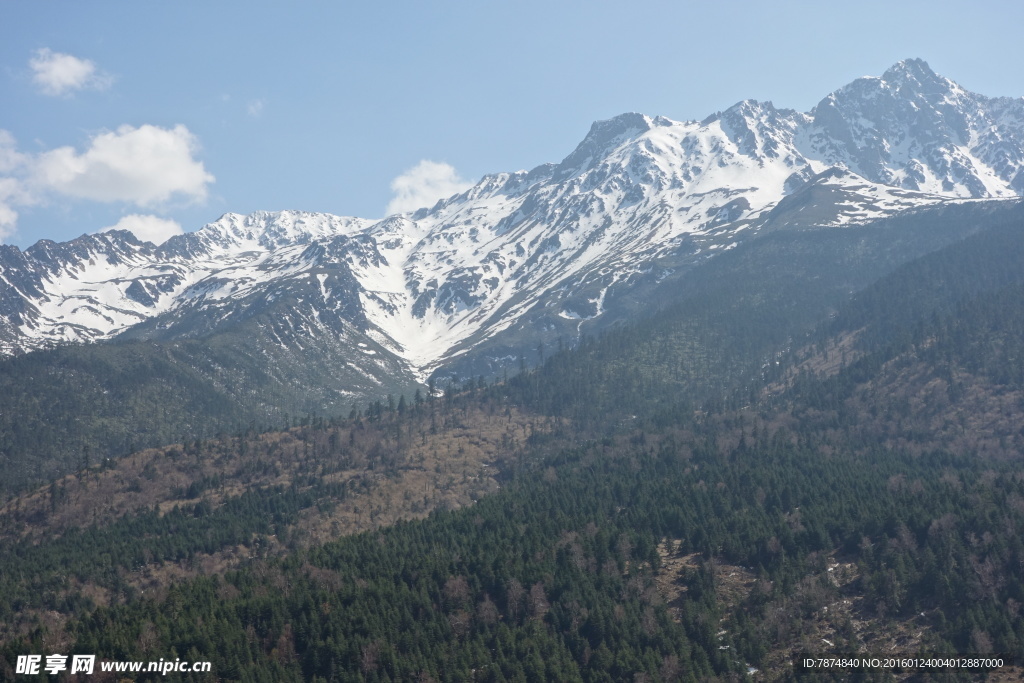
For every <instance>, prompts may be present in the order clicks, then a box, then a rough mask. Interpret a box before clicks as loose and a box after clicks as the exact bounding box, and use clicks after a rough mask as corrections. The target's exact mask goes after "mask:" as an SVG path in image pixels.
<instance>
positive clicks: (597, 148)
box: [556, 112, 662, 178]
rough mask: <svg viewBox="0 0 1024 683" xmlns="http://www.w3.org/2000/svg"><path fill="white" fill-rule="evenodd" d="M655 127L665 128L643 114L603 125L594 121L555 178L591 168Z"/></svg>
mask: <svg viewBox="0 0 1024 683" xmlns="http://www.w3.org/2000/svg"><path fill="white" fill-rule="evenodd" d="M653 125H662V124H661V123H660V122H653V121H652V120H651V119H650V118H648V117H647V116H645V115H644V114H638V113H636V112H628V113H626V114H619V115H618V116H615V117H613V118H610V119H606V120H604V121H595V122H594V123H593V124H591V126H590V132H588V133H587V136H586V137H585V138H583V141H582V142H581V143H580V144H579V145H577V146H576V149H574V150H573V151H572V154H570V155H569V156H567V157H565V159H563V160H562V163H560V164H559V165H558V170H557V173H556V175H557V176H558V177H561V178H564V177H567V176H569V175H571V174H572V173H573V172H574V171H578V170H583V169H586V168H589V167H590V166H591V165H593V163H594V162H595V161H596V160H597V159H599V158H601V157H603V156H605V155H607V154H608V153H609V152H610V151H611V150H612V149H613V148H614V147H615V146H617V145H618V144H619V143H621V142H622V141H624V140H625V139H627V138H631V137H637V136H638V135H641V134H643V133H646V132H647V131H649V130H650V129H651V128H652V126H653Z"/></svg>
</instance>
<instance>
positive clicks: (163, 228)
mask: <svg viewBox="0 0 1024 683" xmlns="http://www.w3.org/2000/svg"><path fill="white" fill-rule="evenodd" d="M109 230H130V231H131V232H133V233H135V236H136V237H138V238H139V239H140V240H144V241H146V242H152V243H153V244H163V243H164V242H166V241H167V240H168V239H169V238H171V237H173V236H174V235H180V234H182V233H183V232H184V230H182V229H181V225H180V224H179V223H178V222H177V221H172V220H170V219H168V218H160V217H159V216H152V215H146V214H138V213H133V214H129V215H127V216H124V217H123V218H121V220H119V221H118V222H117V224H115V225H112V226H110V227H109V228H103V229H102V230H100V232H107V231H109Z"/></svg>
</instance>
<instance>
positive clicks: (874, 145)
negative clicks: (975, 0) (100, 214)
mask: <svg viewBox="0 0 1024 683" xmlns="http://www.w3.org/2000/svg"><path fill="white" fill-rule="evenodd" d="M1022 166H1024V99H1021V98H1017V99H1010V98H988V97H985V96H982V95H978V94H975V93H971V92H968V91H966V90H964V89H963V88H961V87H960V86H959V85H957V84H956V83H954V82H953V81H951V80H949V79H946V78H944V77H942V76H939V75H937V74H935V73H934V72H933V71H931V69H930V68H929V67H928V65H927V64H926V63H925V62H923V61H921V60H907V61H903V62H900V63H898V64H896V65H894V66H893V67H892V68H891V69H889V70H888V71H886V72H885V73H884V74H883V75H882V76H881V77H880V78H876V77H865V78H861V79H858V80H856V81H854V82H853V83H850V84H849V85H846V86H844V87H842V88H840V89H839V90H836V91H835V92H833V93H831V94H829V95H828V96H826V97H825V98H824V99H823V100H822V101H821V102H820V103H819V104H818V105H817V106H816V107H815V108H814V109H812V110H811V111H810V112H808V113H800V112H796V111H792V110H786V109H777V108H775V107H774V106H773V105H772V104H771V103H770V102H756V101H751V100H747V101H743V102H740V103H738V104H736V105H735V106H733V107H731V108H730V109H728V110H726V111H724V112H720V113H716V114H713V115H711V116H709V117H708V118H706V119H704V120H703V121H700V122H693V121H691V122H675V121H671V120H669V119H666V118H664V117H653V118H652V117H649V116H646V115H642V114H623V115H621V116H618V117H615V118H613V119H610V120H607V121H600V122H597V123H595V124H594V125H593V126H592V128H591V130H590V132H589V133H588V134H587V136H586V137H585V138H584V139H583V141H582V142H581V143H580V144H579V145H578V146H577V147H576V149H575V150H574V151H573V152H572V153H570V154H569V155H568V156H567V157H565V159H563V160H562V161H561V162H560V163H558V164H544V165H541V166H538V167H536V168H534V169H533V170H531V171H519V172H515V173H498V174H494V175H490V176H486V177H485V178H483V179H482V180H481V181H480V182H479V183H477V184H476V185H475V186H474V187H473V188H471V189H470V190H468V191H466V192H465V193H463V194H460V195H456V196H453V197H451V198H448V199H446V200H443V201H440V202H438V203H437V204H436V205H435V206H433V207H431V208H429V209H422V210H419V211H417V212H415V213H414V214H411V215H400V216H391V217H388V218H386V219H384V220H380V221H374V220H367V219H361V218H349V217H338V216H333V215H327V214H312V213H304V212H300V211H281V212H258V213H255V214H252V215H249V216H241V215H237V214H227V215H225V216H223V217H221V218H220V219H219V220H217V221H215V222H213V223H211V224H209V225H206V226H204V227H203V228H202V229H200V230H198V231H196V232H194V233H190V234H185V235H180V236H176V237H173V238H171V239H170V240H168V241H167V242H166V243H165V244H163V245H159V246H156V245H152V244H150V243H145V242H140V241H139V240H137V239H136V238H135V237H134V236H133V235H131V234H130V233H127V232H106V233H101V234H94V235H86V236H83V237H81V238H78V239H76V240H72V241H70V242H66V243H60V244H57V243H53V242H50V241H47V240H43V241H41V242H39V243H37V244H36V245H34V246H33V247H31V248H29V249H27V250H25V251H24V252H22V251H20V250H18V249H17V248H16V247H12V246H6V247H4V248H3V251H2V252H0V277H2V280H0V341H2V349H3V352H4V353H6V354H8V355H10V354H20V353H24V352H26V351H30V350H33V349H39V348H46V347H52V346H57V345H63V344H68V343H77V342H96V341H104V340H110V339H116V338H121V339H143V340H154V341H161V342H167V341H173V340H180V339H195V338H215V337H216V336H217V335H219V334H224V333H228V332H230V331H232V330H236V331H237V330H238V329H240V326H245V330H246V333H245V334H246V335H247V336H248V337H249V338H251V339H259V340H260V344H261V348H263V349H264V352H265V353H270V352H269V351H266V349H269V348H271V347H279V348H280V349H286V350H287V349H291V350H296V349H300V348H301V347H303V346H305V345H317V344H321V345H325V344H326V345H327V346H329V347H330V348H331V349H333V352H334V353H337V354H341V356H343V357H344V364H345V365H346V367H348V368H349V369H350V371H351V372H352V373H354V375H353V376H355V375H359V376H361V378H362V380H363V381H364V383H365V387H364V388H367V389H368V388H372V387H373V386H378V387H380V386H384V385H385V384H386V381H385V380H383V379H382V377H385V376H387V377H404V378H406V379H405V380H403V381H411V380H413V379H418V380H420V381H423V380H425V379H426V378H427V377H428V376H430V375H431V374H432V373H434V372H436V371H438V370H440V369H446V368H447V369H449V370H451V371H455V372H457V373H460V374H463V375H465V374H470V375H473V374H494V373H496V372H499V371H500V369H501V368H502V367H503V366H509V365H515V364H518V362H519V359H520V357H521V356H522V355H523V353H524V349H525V350H531V351H532V349H534V348H536V344H537V341H538V340H542V341H543V340H548V341H550V340H553V339H554V338H555V337H563V338H566V339H573V338H575V337H577V336H578V335H579V334H580V333H581V332H585V331H587V330H588V329H599V328H600V327H601V326H602V325H604V324H607V323H608V322H611V321H612V320H614V319H619V318H622V317H625V316H627V315H629V314H631V313H632V312H635V310H636V302H637V301H642V300H643V299H644V298H645V297H647V296H648V294H649V293H651V292H653V291H655V290H657V288H658V287H659V286H663V283H665V282H669V283H670V282H671V281H672V280H673V279H674V278H676V277H678V276H679V274H680V273H682V272H685V271H686V270H687V269H688V268H689V267H691V266H692V265H694V264H697V263H700V262H702V261H703V260H705V259H706V258H707V257H709V256H714V255H715V254H717V253H721V252H723V251H726V250H728V249H730V248H733V247H734V246H735V245H736V244H737V243H739V242H742V241H745V240H749V239H751V238H752V237H753V236H755V235H757V234H758V233H762V232H767V231H771V230H777V229H795V228H802V227H810V226H817V227H821V226H826V227H827V226H844V225H851V224H861V223H865V222H868V221H871V220H875V219H878V218H882V217H885V216H891V215H894V214H896V213H899V212H902V211H905V210H908V209H914V208H916V207H924V206H929V205H936V204H942V203H948V202H954V201H964V200H972V199H987V198H1008V197H1016V196H1019V195H1020V194H1021V193H1022V192H1024V173H1022V171H1021V169H1022ZM283 302H288V303H287V305H285V304H284V303H283ZM616 306H620V307H621V308H620V309H616V308H615V307H616ZM269 357H270V356H268V358H269ZM351 393H352V395H359V394H361V393H362V391H361V390H359V389H357V390H355V391H353V392H351Z"/></svg>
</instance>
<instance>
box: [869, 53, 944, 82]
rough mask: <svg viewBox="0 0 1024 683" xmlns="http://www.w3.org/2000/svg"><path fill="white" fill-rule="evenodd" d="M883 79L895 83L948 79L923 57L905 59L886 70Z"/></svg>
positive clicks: (942, 80)
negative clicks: (939, 73) (933, 68)
mask: <svg viewBox="0 0 1024 683" xmlns="http://www.w3.org/2000/svg"><path fill="white" fill-rule="evenodd" d="M882 80H883V81H885V82H887V83H892V84H894V85H901V86H902V85H911V84H919V85H925V84H932V83H944V82H946V79H945V78H943V77H942V76H939V75H938V74H937V73H935V72H934V71H933V70H932V68H931V67H930V66H928V62H926V61H924V60H923V59H916V58H915V59H903V60H900V61H898V62H896V63H895V64H893V65H892V66H891V67H889V68H888V69H886V70H885V73H884V74H882Z"/></svg>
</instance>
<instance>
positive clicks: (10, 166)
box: [0, 129, 34, 240]
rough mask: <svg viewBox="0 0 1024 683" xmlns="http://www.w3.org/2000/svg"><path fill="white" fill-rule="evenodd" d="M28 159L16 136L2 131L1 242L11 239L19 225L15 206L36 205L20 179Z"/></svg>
mask: <svg viewBox="0 0 1024 683" xmlns="http://www.w3.org/2000/svg"><path fill="white" fill-rule="evenodd" d="M27 162H28V157H27V156H26V155H24V154H21V153H20V152H18V149H17V143H16V142H15V140H14V136H13V135H11V134H10V132H8V131H6V130H2V129H0V174H2V175H0V240H3V239H6V238H7V237H10V236H11V235H12V234H13V233H14V230H15V226H16V225H17V223H18V211H17V210H16V209H15V208H14V207H15V206H19V205H20V206H26V205H28V204H32V203H34V199H33V197H32V196H31V193H30V192H29V190H28V187H27V186H26V184H25V182H24V180H23V179H22V178H20V177H19V175H20V174H21V173H22V172H23V170H24V168H25V166H26V164H27Z"/></svg>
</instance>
